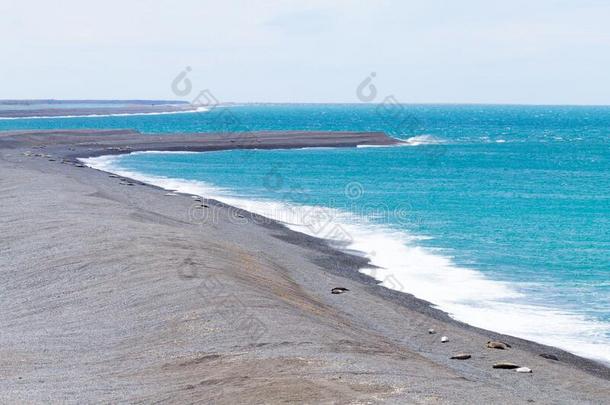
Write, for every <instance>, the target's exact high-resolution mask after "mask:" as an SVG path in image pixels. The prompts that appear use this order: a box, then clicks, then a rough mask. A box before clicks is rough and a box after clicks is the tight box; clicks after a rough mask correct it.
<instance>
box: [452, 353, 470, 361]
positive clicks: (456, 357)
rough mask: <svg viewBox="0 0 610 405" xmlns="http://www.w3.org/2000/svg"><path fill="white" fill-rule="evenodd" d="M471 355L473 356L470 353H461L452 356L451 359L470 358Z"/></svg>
mask: <svg viewBox="0 0 610 405" xmlns="http://www.w3.org/2000/svg"><path fill="white" fill-rule="evenodd" d="M471 357H472V356H471V355H470V354H466V353H460V354H456V355H453V356H451V359H452V360H468V359H469V358H471Z"/></svg>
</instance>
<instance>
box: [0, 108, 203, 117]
mask: <svg viewBox="0 0 610 405" xmlns="http://www.w3.org/2000/svg"><path fill="white" fill-rule="evenodd" d="M207 111H209V109H208V108H205V107H197V108H196V109H194V110H188V111H161V112H141V113H116V114H87V115H48V116H38V117H0V120H42V119H45V120H46V119H57V118H103V117H131V116H134V117H135V116H140V115H172V114H192V113H196V112H207Z"/></svg>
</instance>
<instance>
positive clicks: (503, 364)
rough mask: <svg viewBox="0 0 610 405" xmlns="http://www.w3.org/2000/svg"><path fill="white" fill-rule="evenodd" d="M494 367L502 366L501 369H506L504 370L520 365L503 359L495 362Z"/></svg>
mask: <svg viewBox="0 0 610 405" xmlns="http://www.w3.org/2000/svg"><path fill="white" fill-rule="evenodd" d="M493 368H501V369H504V370H513V369H515V368H519V366H518V365H516V364H513V363H509V362H506V361H502V362H500V363H496V364H494V365H493Z"/></svg>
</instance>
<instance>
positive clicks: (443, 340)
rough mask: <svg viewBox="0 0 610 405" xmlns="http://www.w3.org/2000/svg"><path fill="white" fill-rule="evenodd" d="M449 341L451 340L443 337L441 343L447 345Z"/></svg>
mask: <svg viewBox="0 0 610 405" xmlns="http://www.w3.org/2000/svg"><path fill="white" fill-rule="evenodd" d="M448 341H449V338H448V337H447V336H443V337H441V343H447V342H448Z"/></svg>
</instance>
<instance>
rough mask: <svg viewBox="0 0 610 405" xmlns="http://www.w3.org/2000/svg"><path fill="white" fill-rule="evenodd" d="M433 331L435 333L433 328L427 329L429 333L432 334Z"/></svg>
mask: <svg viewBox="0 0 610 405" xmlns="http://www.w3.org/2000/svg"><path fill="white" fill-rule="evenodd" d="M435 333H436V331H435V330H434V329H428V334H429V335H434V334H435Z"/></svg>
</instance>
